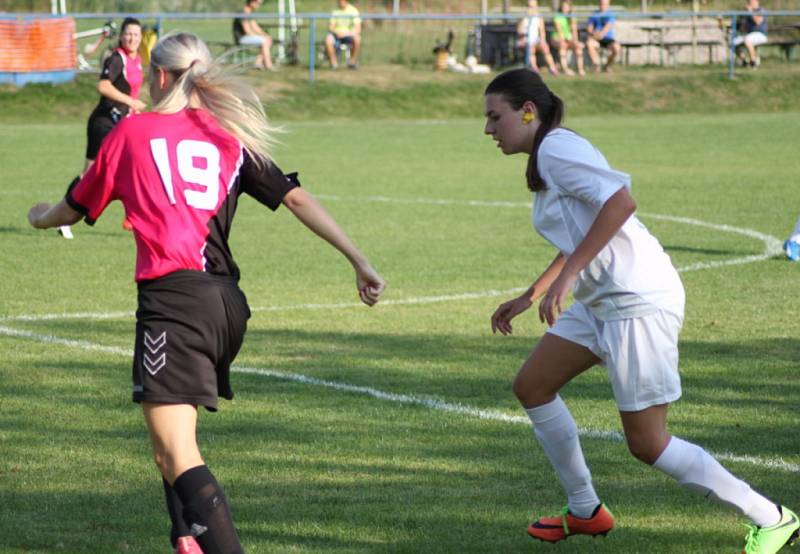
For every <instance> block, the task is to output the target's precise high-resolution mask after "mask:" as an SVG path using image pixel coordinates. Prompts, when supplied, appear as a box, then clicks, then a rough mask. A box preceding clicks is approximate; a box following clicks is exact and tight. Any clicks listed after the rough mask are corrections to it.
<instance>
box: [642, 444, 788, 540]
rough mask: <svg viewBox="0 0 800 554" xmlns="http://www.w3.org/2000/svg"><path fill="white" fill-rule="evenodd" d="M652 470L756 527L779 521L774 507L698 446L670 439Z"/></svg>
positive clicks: (767, 525) (778, 515)
mask: <svg viewBox="0 0 800 554" xmlns="http://www.w3.org/2000/svg"><path fill="white" fill-rule="evenodd" d="M653 467H654V468H656V469H658V470H661V471H663V472H664V473H666V474H667V475H669V476H670V477H672V478H674V479H675V480H676V481H678V483H680V484H681V485H683V486H684V487H686V488H688V489H691V490H694V491H697V492H699V493H700V494H702V495H704V496H705V497H706V498H711V499H713V500H715V501H717V502H719V503H720V504H723V505H726V506H731V507H732V508H734V509H736V510H738V511H739V512H741V513H742V515H744V516H745V517H746V518H748V519H749V520H750V521H752V522H753V523H755V524H756V525H758V526H759V527H769V526H771V525H775V524H776V523H777V522H778V521H779V520H780V517H781V515H780V513H779V512H778V508H777V506H776V505H775V504H774V503H773V502H770V501H769V500H767V499H766V498H764V497H763V496H761V495H760V494H758V493H757V492H756V491H754V490H753V489H751V488H750V485H748V484H747V483H745V482H744V481H742V480H741V479H737V478H736V477H734V476H733V475H731V473H730V472H729V471H728V470H726V469H725V468H724V467H722V466H721V465H720V463H719V462H718V461H717V460H715V459H714V458H712V457H711V455H710V454H709V453H708V452H706V451H705V450H703V449H702V448H700V447H699V446H697V445H695V444H692V443H690V442H686V441H684V440H681V439H679V438H678V437H672V438H671V439H670V441H669V444H668V445H667V447H666V448H665V449H664V452H662V453H661V456H659V457H658V459H657V460H656V462H655V463H654V464H653Z"/></svg>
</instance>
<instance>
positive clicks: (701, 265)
mask: <svg viewBox="0 0 800 554" xmlns="http://www.w3.org/2000/svg"><path fill="white" fill-rule="evenodd" d="M316 196H317V197H318V198H322V199H328V200H342V198H341V197H339V196H329V195H324V194H318V195H316ZM360 201H367V202H392V203H406V204H437V205H440V204H447V205H463V206H491V207H503V208H508V207H511V208H527V209H530V208H531V205H530V204H528V203H524V202H483V201H479V200H437V199H425V198H409V199H402V198H389V197H385V196H368V197H366V198H364V199H361V200H360ZM639 215H641V216H643V217H645V218H652V219H659V220H662V221H673V222H675V223H683V224H686V225H695V226H698V227H706V228H708V229H713V230H715V231H722V232H725V233H735V234H739V235H743V236H746V237H749V238H753V239H757V240H760V241H762V242H763V243H764V251H763V252H762V253H761V254H753V255H750V256H744V257H741V258H733V259H730V260H720V261H716V262H696V263H694V264H690V265H687V266H683V267H679V268H678V271H679V272H686V271H697V270H701V269H711V268H715V267H724V266H729V265H740V264H747V263H752V262H758V261H761V260H766V259H768V258H771V257H773V256H775V255H777V254H780V253H781V252H782V251H783V249H782V243H781V241H780V240H779V239H777V238H775V237H773V236H771V235H767V234H764V233H760V232H758V231H754V230H753V229H747V228H741V227H732V226H730V225H720V224H716V223H708V222H705V221H701V220H699V219H692V218H688V217H678V216H671V215H660V214H649V213H640V214H639ZM524 290H526V288H525V287H521V288H513V289H507V290H503V291H498V290H487V291H481V292H465V293H460V294H449V295H439V296H421V297H416V298H415V297H412V298H401V299H397V300H382V301H381V302H380V303H378V304H377V306H379V307H380V306H407V305H413V304H433V303H437V302H452V301H458V300H473V299H480V298H492V297H496V296H505V295H507V294H518V293H520V292H522V291H524ZM362 306H363V304H362V303H361V302H336V303H328V304H290V305H286V306H264V307H255V308H251V311H253V312H283V311H295V310H332V309H347V308H360V307H362ZM133 315H134V312H75V313H60V314H57V313H52V314H39V315H35V314H23V315H18V316H6V317H0V321H47V320H66V319H121V318H129V317H132V316H133Z"/></svg>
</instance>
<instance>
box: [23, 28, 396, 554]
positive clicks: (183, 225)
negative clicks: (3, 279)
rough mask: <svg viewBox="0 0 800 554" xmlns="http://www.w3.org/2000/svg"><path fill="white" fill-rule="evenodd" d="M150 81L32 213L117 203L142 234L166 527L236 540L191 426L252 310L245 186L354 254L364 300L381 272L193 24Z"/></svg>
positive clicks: (208, 540) (220, 381)
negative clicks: (239, 253) (144, 101)
mask: <svg viewBox="0 0 800 554" xmlns="http://www.w3.org/2000/svg"><path fill="white" fill-rule="evenodd" d="M149 84H150V96H151V98H152V100H153V103H154V107H153V112H152V113H146V114H140V115H136V116H133V117H130V118H127V119H125V120H123V121H121V122H120V123H119V124H118V125H117V126H116V127H115V128H114V130H113V131H112V132H111V133H110V134H109V135H108V137H106V139H105V140H104V141H103V144H102V146H101V147H100V152H99V154H98V157H97V160H96V161H95V163H94V164H93V165H92V166H91V167H90V168H89V171H88V172H87V173H86V174H84V176H83V177H82V178H81V180H80V182H78V184H77V185H76V186H75V187H74V188H72V189H71V190H70V191H69V193H68V194H67V196H66V197H65V198H64V199H63V200H61V201H60V202H59V203H58V204H56V205H55V206H53V207H51V206H49V205H48V204H38V205H36V206H34V207H33V208H31V210H30V212H29V214H28V218H29V220H30V223H31V225H33V226H34V227H36V228H40V229H44V228H48V227H54V226H58V225H64V224H72V223H76V222H77V221H78V220H79V219H80V218H81V217H83V218H85V219H86V221H87V223H89V224H92V223H94V221H95V220H96V219H97V218H99V217H100V216H101V215H102V213H103V210H104V209H105V208H106V206H107V205H108V204H109V203H110V202H111V201H113V200H119V201H121V202H122V204H123V206H124V207H125V212H126V214H127V217H128V219H129V220H130V222H131V225H132V227H133V229H132V230H133V235H134V238H135V239H136V246H137V257H136V272H135V278H136V281H137V283H138V309H137V311H136V319H137V321H136V339H135V346H134V360H133V400H134V402H137V403H140V404H141V406H142V410H143V412H144V419H145V421H146V424H147V428H148V430H149V433H150V441H151V443H152V448H153V452H154V457H155V462H156V465H157V466H158V469H159V470H160V472H161V475H162V477H163V486H164V491H165V493H166V497H167V507H168V510H169V512H170V516H171V518H172V523H173V529H172V533H171V540H172V542H173V545H174V546H176V547H177V548H178V551H179V552H181V553H182V554H184V553H190V552H191V553H199V552H200V550H199V548H202V552H203V553H205V554H216V553H220V554H222V553H224V554H231V553H237V552H242V547H241V544H240V542H239V537H238V535H237V532H236V529H235V528H234V525H233V520H232V518H231V512H230V509H229V504H228V501H227V499H226V496H225V493H224V491H223V489H222V487H221V486H220V485H219V483H218V482H217V480H216V479H215V478H214V475H213V474H212V473H211V471H210V470H209V468H208V467H207V466H206V465H205V462H204V461H203V458H202V456H201V454H200V450H199V449H198V446H197V441H196V437H195V434H196V427H197V409H198V406H203V407H205V408H206V409H207V410H210V411H216V410H217V407H218V406H217V398H218V397H220V396H221V397H223V398H226V399H231V398H232V397H233V390H232V388H231V384H230V379H229V373H230V365H231V363H232V362H233V360H234V358H235V357H236V354H237V352H238V351H239V348H240V346H241V344H242V341H243V338H244V333H245V329H246V327H247V320H248V318H249V317H250V310H249V307H248V305H247V300H246V298H245V296H244V294H243V293H242V291H241V290H240V289H239V286H238V280H239V269H238V268H237V266H236V263H235V262H234V260H233V257H232V255H231V252H230V248H229V246H228V235H229V233H230V229H231V225H232V223H233V218H234V214H235V212H236V206H237V203H238V201H239V198H240V197H241V196H242V195H247V196H250V197H251V198H253V199H255V200H256V201H258V202H260V203H261V204H263V205H265V206H266V207H267V208H269V209H271V210H277V209H278V208H279V207H280V206H286V208H288V209H289V210H290V211H291V212H292V214H293V215H294V216H295V217H296V218H297V219H299V220H300V221H301V222H302V223H303V224H305V225H306V226H307V227H308V228H309V229H310V230H311V231H313V232H314V233H316V234H317V235H319V236H320V237H321V238H323V239H324V240H326V241H328V242H329V243H330V244H331V245H332V246H333V247H334V248H335V249H337V250H338V251H339V252H341V253H342V254H343V255H344V256H345V257H346V258H347V259H348V260H349V261H350V263H351V264H352V266H353V269H354V271H355V278H356V285H357V289H358V294H359V296H360V297H361V300H362V301H363V302H364V303H365V304H368V305H373V304H375V302H377V301H378V298H379V297H380V295H381V292H382V291H383V288H384V281H383V279H382V278H381V277H380V275H378V273H376V272H375V270H374V269H373V268H372V266H371V265H370V263H369V261H368V260H367V258H366V257H364V255H363V254H361V253H360V252H359V250H358V249H357V248H356V246H355V245H354V244H353V243H352V242H351V241H350V239H349V238H348V237H347V235H345V233H344V231H342V229H341V228H340V227H339V226H338V225H337V223H336V222H335V221H334V220H333V219H332V218H331V216H330V215H328V213H327V212H326V211H325V210H324V209H323V208H322V206H320V205H319V204H318V203H317V202H316V201H315V200H314V198H313V197H312V196H311V195H310V194H309V193H308V192H306V191H305V190H304V189H303V188H301V187H300V183H299V181H298V179H297V174H294V173H293V174H289V175H286V174H284V173H283V172H282V171H281V170H280V169H279V168H278V166H277V165H275V163H274V162H273V160H272V159H271V157H270V154H269V150H268V145H269V143H270V138H271V135H272V133H273V128H272V127H271V126H270V125H269V123H268V122H267V119H266V116H265V114H264V109H263V106H262V105H261V103H260V101H259V99H258V97H257V96H256V95H255V93H254V92H253V90H252V89H251V88H250V87H249V86H247V85H245V84H243V83H242V82H240V81H238V80H236V79H234V78H232V77H228V76H226V75H225V74H224V73H222V72H221V71H220V68H219V67H217V65H216V64H215V63H214V62H213V61H212V58H211V54H210V52H209V50H208V48H207V47H206V45H205V44H204V43H203V42H202V41H201V40H200V39H199V38H198V37H197V36H195V35H192V34H188V33H181V34H174V35H170V36H167V37H165V38H163V39H161V40H159V41H158V43H157V44H156V45H155V47H154V48H153V51H152V54H151V68H150V83H149ZM290 238H291V237H287V240H289V239H290ZM198 543H199V547H198V546H197V544H198Z"/></svg>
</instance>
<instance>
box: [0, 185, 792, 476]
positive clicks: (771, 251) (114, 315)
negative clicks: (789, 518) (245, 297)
mask: <svg viewBox="0 0 800 554" xmlns="http://www.w3.org/2000/svg"><path fill="white" fill-rule="evenodd" d="M316 196H317V197H318V198H320V199H323V200H334V201H338V200H344V201H347V200H348V199H346V198H341V197H339V196H331V195H324V194H318V195H316ZM354 201H362V202H363V201H366V202H383V203H398V204H431V205H461V206H471V207H499V208H526V209H530V208H531V205H530V204H528V203H523V202H487V201H480V200H447V199H441V200H437V199H425V198H409V199H402V198H390V197H385V196H370V197H366V198H363V199H355V200H354ZM639 215H641V216H643V217H645V218H652V219H657V220H662V221H673V222H675V223H684V224H687V225H696V226H699V227H706V228H708V229H713V230H716V231H722V232H728V233H736V234H740V235H744V236H746V237H750V238H754V239H757V240H761V241H762V242H763V243H764V247H765V249H764V251H763V252H762V253H761V254H754V255H751V256H745V257H741V258H734V259H731V260H723V261H719V262H698V263H695V264H691V265H688V266H684V267H680V268H678V271H680V272H685V271H696V270H701V269H710V268H714V267H723V266H729V265H740V264H746V263H752V262H756V261H761V260H764V259H768V258H770V257H772V256H775V255H776V254H780V252H781V251H782V248H781V241H780V240H779V239H777V238H775V237H773V236H771V235H767V234H764V233H760V232H758V231H754V230H752V229H747V228H740V227H733V226H730V225H719V224H714V223H708V222H705V221H701V220H698V219H692V218H686V217H677V216H669V215H660V214H646V213H640V214H639ZM523 290H525V289H524V288H514V289H508V290H502V291H499V290H487V291H483V292H473V293H461V294H453V295H440V296H428V297H417V298H407V299H398V300H385V301H383V302H381V304H380V305H382V306H387V305H388V306H392V305H394V306H400V305H411V304H430V303H435V302H448V301H453V300H467V299H479V298H489V297H495V296H504V295H507V294H514V293H517V292H520V291H523ZM361 306H362V304H361V303H359V302H343V303H331V304H297V305H288V306H266V307H261V308H259V307H256V308H253V309H252V311H254V312H273V311H286V310H297V309H307V310H316V309H337V308H356V307H361ZM133 315H135V313H134V312H130V311H128V312H122V311H120V312H75V313H60V314H56V313H51V314H40V315H34V314H23V315H19V316H6V317H0V321H20V322H24V321H48V320H50V321H52V320H64V319H119V318H128V317H132V316H133ZM0 334H2V335H6V336H10V337H16V338H22V339H29V340H34V341H37V342H45V343H49V344H58V345H62V346H66V347H72V348H80V349H83V350H92V351H100V352H107V353H110V354H117V355H123V356H126V357H130V356H132V355H133V352H132V351H131V350H128V349H124V348H119V347H114V346H106V345H101V344H96V343H91V342H88V341H83V340H72V339H64V338H60V337H57V336H55V335H43V334H39V333H33V332H30V331H22V330H18V329H12V328H10V327H5V326H0ZM232 370H233V371H235V372H239V373H249V374H255V375H262V376H265V377H272V378H276V379H282V380H289V381H294V382H297V383H302V384H308V385H316V386H324V387H327V388H331V389H335V390H340V391H344V392H352V393H356V394H365V395H368V396H371V397H373V398H377V399H379V400H386V401H390V402H396V403H406V404H417V405H421V406H424V407H427V408H430V409H434V410H438V411H444V412H449V413H456V414H462V415H467V416H471V417H477V418H479V419H486V420H493V421H501V422H509V423H523V424H526V425H528V424H529V420H528V418H527V417H524V416H512V415H508V414H505V413H503V412H499V411H496V410H482V409H479V408H474V407H470V406H465V405H462V404H457V403H450V402H445V401H443V400H438V399H435V398H426V397H418V396H415V395H407V394H397V393H389V392H383V391H380V390H378V389H373V388H370V387H363V386H357V385H349V384H346V383H337V382H334V381H325V380H322V379H317V378H315V377H308V376H306V375H300V374H294V373H285V372H280V371H275V370H269V369H257V368H248V367H239V366H234V367H233V368H232ZM580 434H581V436H584V437H588V438H598V439H603V440H611V441H615V442H620V441H622V440H623V437H622V435H621V434H620V433H619V432H616V431H602V430H587V429H581V430H580ZM714 457H716V458H717V459H719V460H727V461H732V462H742V463H748V464H751V465H757V466H762V467H767V468H772V469H782V470H785V471H789V472H792V473H800V465H798V464H792V463H789V462H785V461H784V460H782V459H780V458H778V459H770V458H760V457H755V456H749V455H744V456H742V455H737V454H732V453H728V452H726V453H721V454H714Z"/></svg>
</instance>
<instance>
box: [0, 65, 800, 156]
mask: <svg viewBox="0 0 800 554" xmlns="http://www.w3.org/2000/svg"><path fill="white" fill-rule="evenodd" d="M245 75H246V78H247V79H249V81H250V82H251V83H252V84H253V86H254V87H255V88H256V89H257V90H258V92H259V94H260V96H261V98H262V99H264V101H265V104H266V107H267V112H268V114H269V115H270V117H272V118H273V119H274V120H275V121H278V122H298V121H312V122H314V121H317V122H319V121H334V120H336V121H343V122H344V121H352V120H360V119H363V118H367V119H370V120H385V119H398V120H405V119H438V120H451V119H455V118H470V117H476V115H479V114H481V113H483V99H482V95H483V90H484V89H485V87H486V85H487V84H488V82H489V80H490V78H491V77H490V76H486V75H458V74H452V73H438V72H434V71H432V70H431V69H429V68H426V69H413V68H408V67H403V66H399V65H373V66H371V65H366V66H363V67H362V69H360V70H359V71H355V72H354V71H350V72H348V71H338V72H332V71H330V70H325V69H322V70H319V71H318V72H317V74H316V75H317V80H316V82H315V83H313V84H311V83H309V82H308V70H307V69H306V68H303V67H287V68H284V69H282V70H281V72H279V73H277V74H270V75H264V73H263V72H256V71H251V72H249V73H246V74H245ZM548 84H549V85H550V86H552V88H553V90H554V91H555V92H556V93H557V94H558V95H559V96H561V97H562V98H564V100H565V102H566V104H567V114H568V115H569V116H594V115H601V114H608V115H610V116H617V115H635V114H654V113H661V114H685V113H694V114H720V116H723V115H724V114H730V113H742V112H755V113H763V112H785V111H800V96H799V95H798V94H797V90H798V89H800V65H798V64H787V63H782V62H768V63H767V64H766V65H765V66H764V67H762V68H761V69H759V71H757V72H739V73H738V74H737V76H736V78H735V79H733V80H731V79H729V78H728V77H727V73H726V69H725V68H723V67H721V66H699V67H696V68H687V67H682V68H676V69H672V68H635V69H634V68H631V69H625V70H620V71H619V72H618V73H615V74H612V75H606V74H603V75H590V76H587V77H586V78H584V79H577V78H576V79H569V78H559V79H550V80H549V81H548ZM95 86H96V77H94V76H92V75H81V76H79V77H78V79H77V80H76V81H75V82H73V83H69V84H66V85H60V86H53V85H28V86H26V87H24V88H21V89H14V88H11V87H8V86H6V87H0V123H20V124H21V123H28V122H39V123H63V122H78V123H80V124H84V123H85V121H86V118H87V114H89V113H90V112H91V110H92V109H93V108H94V106H95V105H96V103H97V97H98V95H97V91H96V88H95ZM657 159H660V158H657ZM662 161H663V160H662Z"/></svg>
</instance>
